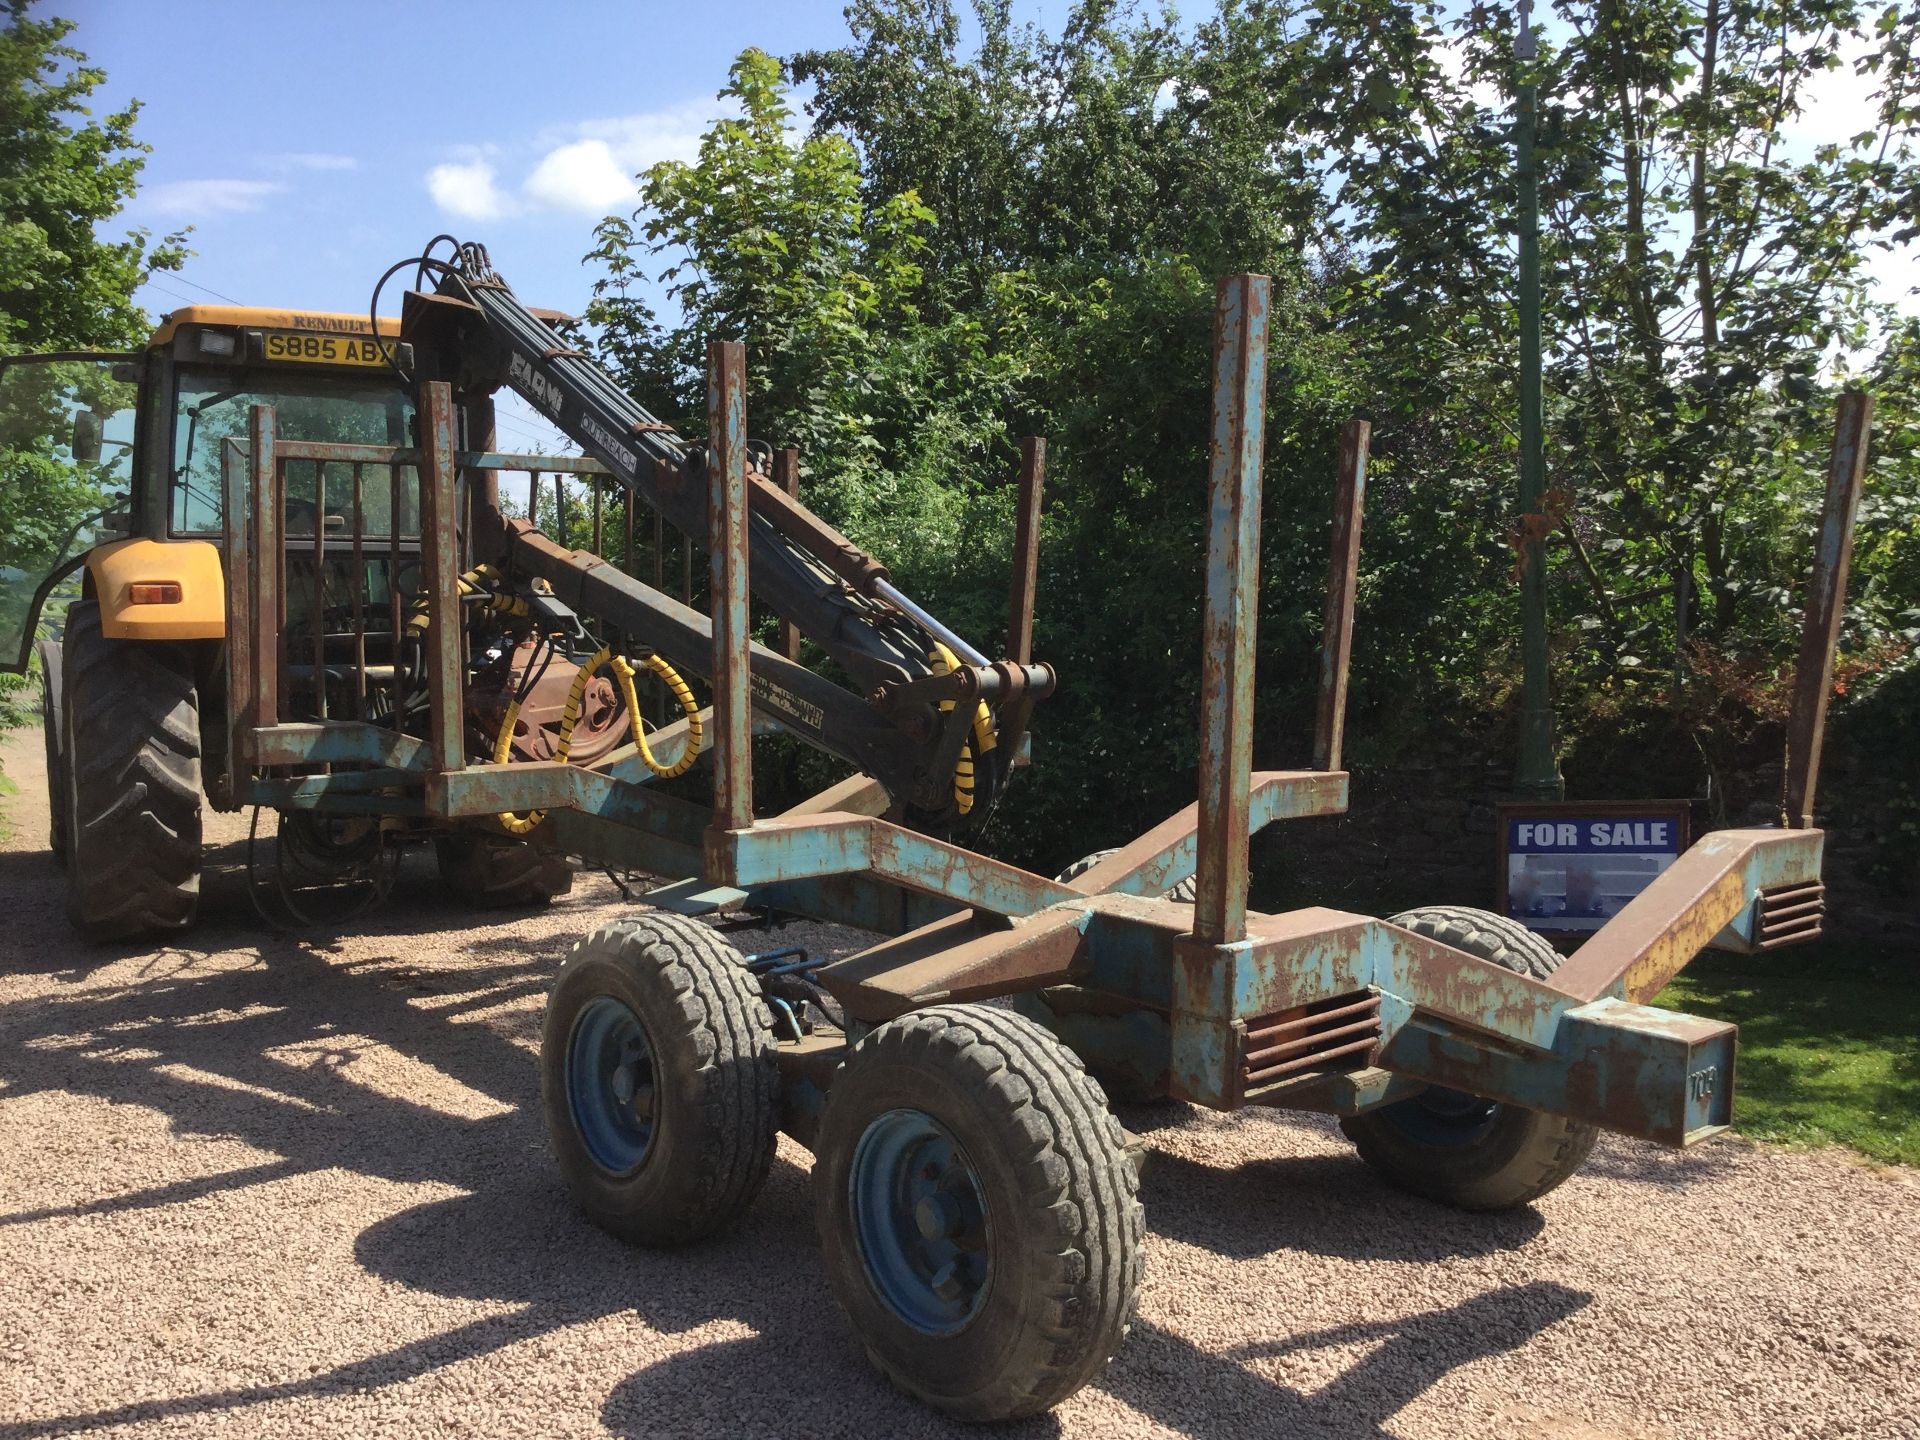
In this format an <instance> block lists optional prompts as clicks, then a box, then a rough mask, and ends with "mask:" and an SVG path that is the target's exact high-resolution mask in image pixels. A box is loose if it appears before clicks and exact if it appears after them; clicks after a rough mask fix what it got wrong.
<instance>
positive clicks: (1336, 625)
mask: <svg viewBox="0 0 1920 1440" xmlns="http://www.w3.org/2000/svg"><path fill="white" fill-rule="evenodd" d="M1372 437H1373V426H1372V425H1371V424H1369V423H1368V422H1367V421H1365V420H1349V421H1348V422H1347V423H1346V424H1345V425H1344V426H1342V427H1341V429H1340V459H1339V462H1338V464H1337V467H1336V471H1335V474H1334V478H1333V543H1332V546H1331V553H1330V558H1329V559H1328V561H1327V623H1326V626H1325V628H1324V629H1323V630H1322V631H1321V635H1320V708H1319V711H1318V713H1317V716H1316V719H1315V724H1314V728H1313V768H1314V769H1316V770H1338V769H1339V768H1340V745H1341V740H1342V739H1343V738H1344V736H1345V734H1346V728H1347V665H1348V662H1349V660H1350V659H1351V658H1352V655H1353V591H1354V586H1355V585H1356V584H1357V583H1358V580H1359V575H1360V518H1361V514H1362V512H1363V511H1364V510H1365V508H1366V499H1367V449H1368V444H1369V442H1370V441H1371V440H1372Z"/></svg>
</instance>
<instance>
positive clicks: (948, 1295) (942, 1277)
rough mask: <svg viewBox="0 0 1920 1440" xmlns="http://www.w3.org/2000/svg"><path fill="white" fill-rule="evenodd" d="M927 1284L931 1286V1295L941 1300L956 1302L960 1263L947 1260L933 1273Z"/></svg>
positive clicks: (958, 1292)
mask: <svg viewBox="0 0 1920 1440" xmlns="http://www.w3.org/2000/svg"><path fill="white" fill-rule="evenodd" d="M928 1283H929V1284H930V1285H932V1287H933V1293H934V1294H936V1295H938V1296H939V1297H940V1298H941V1299H942V1300H958V1299H959V1298H960V1262H959V1261H957V1260H949V1261H948V1262H947V1263H946V1264H944V1265H942V1266H941V1267H940V1268H939V1269H938V1270H936V1271H934V1272H933V1279H932V1280H931V1281H929V1282H928Z"/></svg>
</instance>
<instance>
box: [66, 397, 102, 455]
mask: <svg viewBox="0 0 1920 1440" xmlns="http://www.w3.org/2000/svg"><path fill="white" fill-rule="evenodd" d="M101 429H102V424H101V420H100V417H99V416H98V415H97V414H95V413H94V412H93V411H91V410H79V411H75V412H74V416H73V440H72V442H71V443H72V448H73V458H74V459H75V460H76V461H78V462H79V463H80V464H82V465H98V464H99V463H100V432H101Z"/></svg>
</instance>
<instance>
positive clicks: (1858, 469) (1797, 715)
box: [1785, 391, 1873, 830]
mask: <svg viewBox="0 0 1920 1440" xmlns="http://www.w3.org/2000/svg"><path fill="white" fill-rule="evenodd" d="M1872 425H1873V397H1872V396H1871V395H1865V394H1862V393H1860V392H1859V391H1852V392H1849V393H1848V394H1845V395H1842V396H1841V397H1840V414H1839V418H1838V420H1837V421H1836V422H1835V424H1834V431H1833V460H1832V463H1831V464H1830V465H1829V467H1828V469H1827V502H1826V507H1825V509H1824V510H1823V511H1822V512H1821V516H1820V535H1819V538H1818V540H1817V541H1816V542H1815V546H1814V552H1813V579H1812V582H1811V583H1810V584H1809V585H1808V586H1807V619H1806V628H1805V629H1804V630H1803V631H1802V632H1801V635H1800V660H1799V663H1798V664H1797V665H1795V667H1794V677H1793V713H1792V717H1791V718H1790V719H1789V721H1788V723H1787V775H1786V798H1785V807H1786V815H1785V819H1786V824H1787V828H1788V829H1790V830H1811V829H1812V828H1813V799H1814V791H1815V789H1816V788H1817V787H1818V785H1819V783H1820V747H1821V745H1822V743H1823V742H1824V739H1825V736H1826V732H1827V699H1828V697H1829V696H1830V695H1831V694H1832V693H1833V652H1834V649H1835V647H1836V646H1838V645H1839V643H1840V622H1841V619H1842V618H1843V617H1844V615H1845V613H1846V608H1847V570H1848V567H1849V566H1850V565H1851V563H1852V560H1853V517H1854V512H1855V511H1856V510H1858V509H1859V507H1860V481H1861V478H1862V477H1863V476H1864V475H1865V474H1866V469H1867V436H1868V432H1869V430H1870V429H1871V427H1872Z"/></svg>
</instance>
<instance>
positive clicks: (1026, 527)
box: [1007, 435, 1047, 665]
mask: <svg viewBox="0 0 1920 1440" xmlns="http://www.w3.org/2000/svg"><path fill="white" fill-rule="evenodd" d="M1046 473H1047V442H1046V440H1045V439H1044V438H1043V437H1042V436H1039V435H1029V436H1027V437H1026V438H1025V439H1024V440H1022V441H1021V442H1020V499H1019V504H1018V508H1017V509H1016V510H1015V512H1014V529H1013V596H1012V599H1011V600H1010V601H1009V603H1008V607H1007V658H1008V659H1010V660H1012V661H1013V662H1014V664H1016V665H1030V664H1032V663H1033V602H1034V596H1035V593H1036V592H1037V591H1038V589H1039V585H1040V487H1041V486H1042V485H1043V484H1044V483H1045V480H1046Z"/></svg>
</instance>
